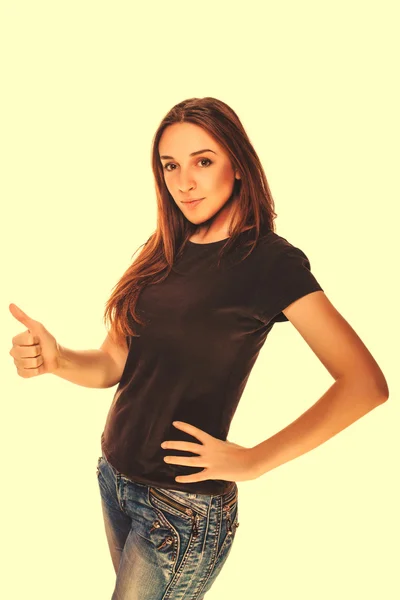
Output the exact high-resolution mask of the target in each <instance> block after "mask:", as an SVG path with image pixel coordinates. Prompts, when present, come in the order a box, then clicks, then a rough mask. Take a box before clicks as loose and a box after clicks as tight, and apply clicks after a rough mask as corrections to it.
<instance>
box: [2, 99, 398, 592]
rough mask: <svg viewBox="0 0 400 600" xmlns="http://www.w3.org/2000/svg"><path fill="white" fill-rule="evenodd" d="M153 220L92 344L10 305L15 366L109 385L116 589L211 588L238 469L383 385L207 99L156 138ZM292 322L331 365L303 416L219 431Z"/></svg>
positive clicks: (233, 505)
mask: <svg viewBox="0 0 400 600" xmlns="http://www.w3.org/2000/svg"><path fill="white" fill-rule="evenodd" d="M152 167H153V172H154V177H155V187H156V195H157V211H158V212H157V229H156V231H155V233H154V234H153V235H151V236H150V238H149V239H148V240H147V242H146V243H145V245H144V247H143V248H142V251H141V253H140V255H139V256H138V257H137V258H136V260H134V261H133V262H132V264H131V265H130V267H129V268H128V269H127V271H126V272H125V273H124V275H123V276H122V278H121V279H120V281H119V282H118V284H117V285H116V287H115V289H114V290H113V293H112V295H111V297H110V299H109V301H108V303H107V306H106V311H105V315H104V316H105V320H107V319H108V320H109V321H110V323H111V327H110V330H109V333H108V335H107V337H106V339H105V341H104V343H103V344H102V346H101V348H100V349H98V350H86V351H73V350H69V349H67V348H65V347H63V346H61V345H60V344H58V343H57V342H56V340H55V339H54V337H53V336H52V335H51V334H50V333H49V332H48V331H47V330H46V329H45V328H44V326H43V325H42V324H41V323H39V322H37V321H35V320H33V319H31V318H30V317H28V316H27V315H26V314H25V313H23V312H22V311H21V310H20V309H19V308H18V307H16V306H15V305H13V304H11V305H10V310H11V312H12V314H13V315H14V316H15V317H16V318H17V319H18V320H19V321H20V322H21V323H23V324H24V325H25V326H26V327H27V328H28V330H27V331H25V332H23V333H21V334H19V335H17V336H16V337H15V338H13V347H12V349H11V352H10V354H11V356H13V357H14V362H15V364H16V367H17V371H18V374H19V375H21V376H22V377H33V376H35V375H41V374H43V373H54V374H55V375H58V376H60V377H62V378H64V379H67V380H69V381H71V382H73V383H76V384H79V385H84V386H87V387H99V388H100V387H111V386H114V385H115V384H118V387H117V390H116V392H115V395H114V399H113V402H112V404H111V407H110V410H109V413H108V416H107V420H106V423H105V428H104V431H103V433H102V436H101V447H102V455H101V456H100V457H99V460H98V465H97V467H98V468H97V477H98V483H99V488H100V493H101V502H102V510H103V515H104V523H105V532H106V536H107V540H108V544H109V549H110V553H111V557H112V561H113V565H114V568H115V572H116V575H117V577H116V586H115V591H114V594H113V596H112V597H113V598H118V599H119V600H128V599H133V598H140V600H150V599H151V600H161V599H162V598H170V599H171V600H172V599H174V598H180V599H181V598H182V599H183V598H188V599H189V598H190V599H192V600H193V599H195V598H196V599H199V600H200V599H201V598H204V595H205V594H206V592H207V591H208V590H209V589H210V588H211V586H212V584H213V582H214V581H215V579H216V578H217V576H218V574H219V573H220V572H221V569H222V567H223V565H224V564H225V562H226V560H227V557H228V555H229V553H230V551H231V549H232V544H233V541H234V540H235V535H236V530H237V527H238V525H239V522H238V515H239V512H238V487H237V483H236V482H238V481H246V480H250V479H255V478H257V477H259V476H261V475H262V474H264V473H266V472H267V471H270V470H271V469H274V468H275V467H277V466H279V465H281V464H283V463H285V462H287V461H289V460H292V459H294V458H295V457H297V456H299V455H301V454H304V453H305V452H308V451H309V450H311V449H312V448H315V447H316V446H318V445H319V444H321V443H323V442H324V441H326V440H327V439H329V438H330V437H332V436H333V435H335V434H337V433H338V432H339V431H341V430H342V429H344V428H345V427H347V426H348V425H350V424H351V423H353V422H354V421H355V420H357V419H359V418H360V417H361V416H363V415H364V414H366V413H367V412H368V411H370V410H371V409H372V408H374V407H376V406H377V405H379V404H381V403H382V402H384V401H385V400H386V399H387V398H388V396H389V392H388V387H387V384H386V380H385V378H384V375H383V373H382V371H381V370H380V368H379V366H378V365H377V364H376V362H375V360H374V359H373V357H372V356H371V354H370V353H369V351H368V350H367V349H366V347H365V346H364V344H363V343H362V341H361V340H360V338H359V337H358V336H357V334H356V333H355V332H354V330H353V329H352V328H351V327H350V325H349V324H348V323H347V322H346V321H345V319H344V318H343V317H342V316H341V315H340V314H339V313H338V312H337V311H336V310H335V308H334V307H333V305H332V304H331V303H330V302H329V300H328V298H327V297H326V295H325V294H324V291H323V289H322V287H321V285H320V284H319V283H318V281H317V280H316V278H315V277H314V275H313V274H312V273H311V270H310V262H309V260H308V258H307V256H306V255H305V254H304V252H303V251H302V250H301V249H299V248H297V247H295V246H294V245H292V244H291V243H290V242H289V241H288V240H286V239H285V238H283V237H281V236H279V235H278V234H277V233H276V232H275V228H274V219H275V217H276V216H277V214H276V213H275V212H274V202H273V199H272V196H271V192H270V190H269V186H268V183H267V179H266V177H265V174H264V171H263V168H262V166H261V163H260V160H259V158H258V157H257V154H256V152H255V150H254V148H253V146H252V144H251V142H250V140H249V138H248V136H247V134H246V132H245V130H244V128H243V126H242V124H241V122H240V120H239V118H238V116H237V115H236V114H235V112H234V111H233V110H232V109H231V108H229V106H227V105H226V104H225V103H224V102H221V101H219V100H216V99H214V98H202V99H197V98H194V99H190V100H186V101H183V102H181V103H179V104H177V105H176V106H174V107H173V108H172V109H171V110H170V112H169V113H168V114H167V115H166V116H165V118H164V119H163V120H162V122H161V124H160V126H159V128H158V130H157V132H156V134H155V138H154V141H153V154H152ZM284 321H290V322H291V323H292V324H293V326H294V327H295V328H296V329H297V331H298V332H299V333H300V334H301V335H302V337H303V338H304V340H305V341H306V342H307V343H308V344H309V346H310V347H311V349H312V350H313V351H314V353H315V354H316V356H317V357H318V358H319V359H320V360H321V362H322V363H323V365H324V366H325V367H326V369H327V370H328V371H329V373H330V374H331V375H332V377H333V378H334V380H335V382H334V384H333V385H332V386H331V387H330V388H329V389H328V391H327V392H326V393H325V394H324V395H323V396H322V398H321V399H320V400H319V401H318V402H317V403H316V404H315V405H314V406H312V407H311V408H310V409H309V410H307V411H306V412H305V413H304V414H303V415H301V417H299V418H298V419H297V420H296V421H294V422H293V423H291V424H290V425H288V426H287V427H286V428H285V429H283V430H282V431H280V432H278V433H277V434H276V435H274V436H272V437H271V438H269V439H267V440H265V441H264V442H262V443H261V444H258V445H257V446H254V447H252V448H245V447H243V446H240V445H238V444H234V443H231V442H229V441H228V440H227V434H228V431H229V427H230V423H231V421H232V418H233V416H234V414H235V410H236V408H237V406H238V403H239V400H240V398H241V395H242V394H243V391H244V389H245V386H246V382H247V380H248V377H249V375H250V372H251V369H252V367H253V365H254V363H255V361H256V359H257V356H258V354H259V351H260V349H261V347H262V346H263V344H264V342H265V340H266V338H267V336H268V333H269V332H270V331H271V328H272V327H273V325H274V323H276V322H284Z"/></svg>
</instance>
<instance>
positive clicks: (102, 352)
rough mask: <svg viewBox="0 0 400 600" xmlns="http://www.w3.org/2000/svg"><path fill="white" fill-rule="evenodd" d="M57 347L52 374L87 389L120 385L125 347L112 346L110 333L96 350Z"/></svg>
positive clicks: (125, 353) (124, 360) (124, 361)
mask: <svg viewBox="0 0 400 600" xmlns="http://www.w3.org/2000/svg"><path fill="white" fill-rule="evenodd" d="M58 348H59V356H58V366H57V367H56V368H55V369H54V370H53V371H52V373H53V375H57V376H58V377H61V378H62V379H66V380H67V381H70V382H71V383H76V384H77V385H82V386H84V387H90V388H109V387H112V386H114V385H116V384H117V383H119V382H120V380H121V376H122V373H123V370H124V367H125V363H126V359H127V356H128V348H127V346H126V344H125V345H120V344H115V343H114V342H113V340H112V339H111V337H110V334H108V335H107V337H106V339H105V341H104V342H103V344H102V346H101V348H99V349H97V350H70V349H69V348H65V347H64V346H61V345H60V344H58Z"/></svg>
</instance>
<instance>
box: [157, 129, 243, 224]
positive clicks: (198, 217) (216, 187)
mask: <svg viewBox="0 0 400 600" xmlns="http://www.w3.org/2000/svg"><path fill="white" fill-rule="evenodd" d="M206 150H207V151H206ZM158 151H159V156H160V160H161V163H162V166H163V172H164V180H165V184H166V186H167V188H168V191H169V193H170V194H171V196H172V198H173V199H174V201H175V203H176V205H177V206H178V207H179V209H180V210H181V211H182V212H183V214H184V215H185V217H186V218H187V219H188V220H189V221H191V222H192V223H194V224H196V225H200V224H201V223H203V222H204V221H208V220H209V219H211V218H212V217H214V216H215V215H216V220H217V221H218V223H217V224H216V225H217V227H218V228H223V227H224V225H226V223H227V220H228V217H229V213H230V212H231V210H232V202H229V203H228V200H229V198H230V197H231V195H232V192H233V187H234V183H235V179H240V174H239V172H238V171H236V172H235V171H234V169H233V167H232V164H231V161H230V158H229V156H228V155H227V154H226V152H225V151H224V149H223V148H222V147H221V146H220V145H219V144H218V143H217V142H216V141H215V140H214V138H213V137H211V136H210V135H209V134H208V133H207V132H206V131H205V130H204V129H203V128H202V127H200V126H199V125H195V124H193V123H174V124H173V125H169V126H168V127H167V128H166V129H165V130H164V132H163V134H162V136H161V138H160V143H159V147H158ZM200 151H201V152H200ZM191 154H194V155H193V156H191ZM200 198H202V200H201V202H196V203H194V204H188V203H186V204H185V201H186V200H191V199H196V200H198V199H200ZM232 201H234V198H232Z"/></svg>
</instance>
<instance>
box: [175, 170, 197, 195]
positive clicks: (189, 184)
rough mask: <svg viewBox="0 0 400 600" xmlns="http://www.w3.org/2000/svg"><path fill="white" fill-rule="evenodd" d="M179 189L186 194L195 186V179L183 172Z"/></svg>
mask: <svg viewBox="0 0 400 600" xmlns="http://www.w3.org/2000/svg"><path fill="white" fill-rule="evenodd" d="M178 188H179V191H180V192H182V193H184V194H186V193H187V192H188V191H189V190H192V189H193V188H194V181H193V178H192V177H189V176H188V175H185V174H182V175H181V177H180V179H179V183H178Z"/></svg>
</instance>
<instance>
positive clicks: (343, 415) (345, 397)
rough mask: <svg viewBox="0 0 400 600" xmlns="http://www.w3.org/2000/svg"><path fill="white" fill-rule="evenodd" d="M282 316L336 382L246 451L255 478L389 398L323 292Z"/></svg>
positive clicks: (297, 303) (366, 353)
mask: <svg viewBox="0 0 400 600" xmlns="http://www.w3.org/2000/svg"><path fill="white" fill-rule="evenodd" d="M282 312H283V313H284V314H285V316H286V317H287V318H288V319H289V321H290V322H291V323H292V324H293V326H294V327H295V328H296V329H297V331H298V332H299V333H300V335H301V336H302V337H303V339H304V340H305V341H306V342H307V344H308V345H309V346H310V348H311V350H312V351H313V352H314V353H315V355H316V356H317V357H318V358H319V360H320V361H321V362H322V364H323V365H324V366H325V368H326V369H327V370H328V371H329V373H330V374H331V375H332V377H333V378H334V379H335V382H334V383H333V385H332V386H331V387H330V388H329V389H328V391H327V392H326V393H325V394H324V395H323V396H322V397H321V398H320V399H319V400H318V401H317V402H316V403H315V404H314V405H313V406H311V407H310V408H309V409H308V410H307V411H306V412H304V413H303V414H302V415H301V416H300V417H299V418H298V419H296V420H295V421H293V423H290V424H289V425H288V426H287V427H285V428H284V429H282V430H281V431H279V432H278V433H276V434H275V435H273V436H272V437H270V438H268V439H267V440H265V441H263V442H261V443H260V444H258V445H257V446H254V447H253V448H250V449H249V452H248V453H249V458H250V463H251V468H252V470H253V469H254V470H255V471H256V472H257V476H261V475H263V474H264V473H266V472H267V471H271V470H272V469H274V468H275V467H278V466H279V465H282V464H284V463H286V462H288V461H290V460H292V459H294V458H296V457H297V456H301V455H302V454H305V453H306V452H308V451H310V450H312V449H313V448H316V447H317V446H319V445H320V444H322V443H323V442H325V441H327V440H328V439H330V438H331V437H333V436H334V435H336V434H337V433H339V432H340V431H342V430H343V429H345V428H346V427H348V426H349V425H351V424H352V423H354V421H356V420H357V419H359V418H360V417H362V416H364V415H365V414H366V413H368V412H369V411H370V410H372V409H373V408H375V407H376V406H378V405H379V404H382V403H383V402H385V401H386V400H387V399H388V398H389V388H388V385H387V382H386V379H385V377H384V375H383V373H382V371H381V369H380V367H379V366H378V364H377V363H376V361H375V359H374V358H373V356H372V355H371V353H370V352H369V351H368V349H367V348H366V346H365V345H364V343H363V342H362V341H361V339H360V338H359V337H358V335H357V334H356V332H355V331H354V330H353V329H352V327H351V326H350V325H349V323H348V322H347V321H346V320H345V319H344V318H343V317H342V315H341V314H340V313H339V312H338V311H337V310H336V309H335V307H334V306H333V305H332V304H331V302H330V301H329V300H328V298H327V296H326V295H325V293H324V292H323V291H316V292H312V293H310V294H307V295H306V296H303V297H302V298H300V299H299V300H296V301H295V302H293V303H292V304H290V305H289V306H288V307H286V308H285V309H284V310H283V311H282Z"/></svg>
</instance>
